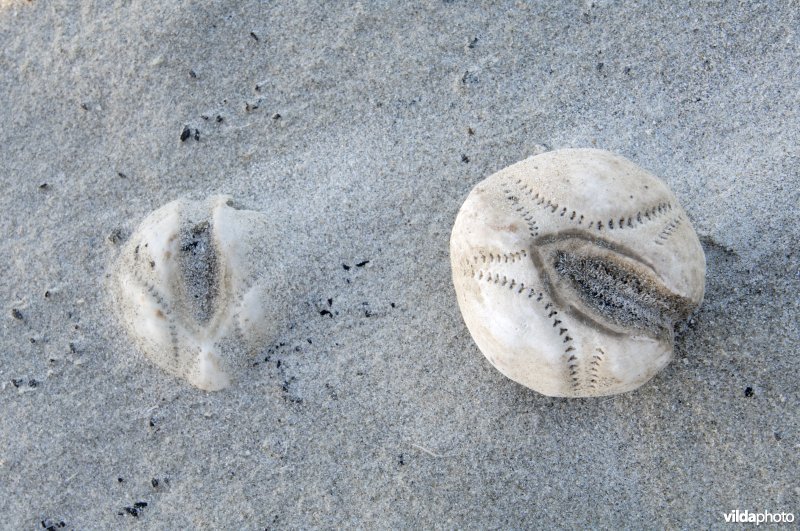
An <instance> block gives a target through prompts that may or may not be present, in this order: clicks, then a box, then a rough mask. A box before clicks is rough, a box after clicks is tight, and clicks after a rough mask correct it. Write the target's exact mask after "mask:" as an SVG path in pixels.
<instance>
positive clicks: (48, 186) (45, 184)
mask: <svg viewBox="0 0 800 531" xmlns="http://www.w3.org/2000/svg"><path fill="white" fill-rule="evenodd" d="M48 188H50V185H49V184H47V183H42V184H40V185H39V189H40V190H47V189H48Z"/></svg>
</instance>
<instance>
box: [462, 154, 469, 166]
mask: <svg viewBox="0 0 800 531" xmlns="http://www.w3.org/2000/svg"><path fill="white" fill-rule="evenodd" d="M461 162H463V163H464V164H467V163H468V162H469V157H468V156H466V155H465V154H463V153H462V154H461Z"/></svg>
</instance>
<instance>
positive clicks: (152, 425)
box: [150, 419, 156, 428]
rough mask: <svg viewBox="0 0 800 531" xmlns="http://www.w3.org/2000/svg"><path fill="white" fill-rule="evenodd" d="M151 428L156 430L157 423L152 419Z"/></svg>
mask: <svg viewBox="0 0 800 531" xmlns="http://www.w3.org/2000/svg"><path fill="white" fill-rule="evenodd" d="M150 427H151V428H155V427H156V421H154V420H153V419H150Z"/></svg>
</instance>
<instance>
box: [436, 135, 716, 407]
mask: <svg viewBox="0 0 800 531" xmlns="http://www.w3.org/2000/svg"><path fill="white" fill-rule="evenodd" d="M450 257H451V264H452V272H453V283H454V285H455V290H456V294H457V297H458V304H459V307H460V309H461V313H462V315H463V317H464V321H465V323H466V325H467V328H468V329H469V331H470V333H471V334H472V337H473V339H474V340H475V342H476V344H477V345H478V347H479V348H480V350H481V351H482V352H483V354H484V355H485V356H486V358H487V359H488V360H489V361H490V362H491V363H492V364H493V365H494V366H495V367H496V368H497V369H498V370H499V371H500V372H502V373H503V374H505V375H506V376H507V377H509V378H511V379H512V380H514V381H516V382H518V383H520V384H522V385H525V386H527V387H529V388H531V389H534V390H536V391H538V392H540V393H542V394H545V395H549V396H563V397H586V396H602V395H610V394H616V393H622V392H626V391H630V390H632V389H635V388H637V387H639V386H640V385H642V384H643V383H645V382H647V381H648V380H650V379H651V378H652V377H653V376H654V375H655V374H656V373H657V372H658V371H659V370H661V369H662V368H663V367H664V366H666V365H667V363H669V361H670V359H671V358H672V350H673V327H674V323H675V322H676V321H677V320H680V319H683V318H685V317H686V316H688V314H689V313H690V312H691V311H692V310H693V309H694V308H695V307H697V306H698V305H699V304H700V303H701V301H702V299H703V293H704V286H705V256H704V254H703V250H702V248H701V246H700V242H699V241H698V239H697V235H696V234H695V231H694V229H693V228H692V225H691V223H690V222H689V219H688V218H687V216H686V213H685V212H684V211H683V209H682V208H681V206H680V205H679V204H678V201H677V199H676V198H675V196H674V195H673V194H672V192H670V190H669V189H668V188H667V186H666V185H665V184H664V183H663V182H662V181H661V180H660V179H658V178H657V177H656V176H654V175H652V174H651V173H649V172H647V171H645V170H643V169H642V168H639V167H638V166H636V165H635V164H634V163H632V162H631V161H629V160H627V159H625V158H623V157H621V156H619V155H615V154H613V153H610V152H607V151H602V150H596V149H565V150H559V151H552V152H548V153H543V154H541V155H537V156H535V157H531V158H529V159H526V160H523V161H521V162H518V163H516V164H513V165H511V166H509V167H507V168H505V169H503V170H501V171H499V172H497V173H495V174H494V175H492V176H490V177H488V178H487V179H485V180H484V181H482V182H481V183H479V184H478V185H477V186H475V188H474V189H473V190H472V192H471V193H470V194H469V196H468V197H467V199H466V201H465V202H464V204H463V206H462V207H461V210H460V211H459V213H458V216H457V218H456V221H455V225H454V227H453V232H452V235H451V239H450Z"/></svg>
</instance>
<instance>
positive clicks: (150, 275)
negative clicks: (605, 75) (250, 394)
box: [111, 195, 280, 391]
mask: <svg viewBox="0 0 800 531" xmlns="http://www.w3.org/2000/svg"><path fill="white" fill-rule="evenodd" d="M273 232H274V230H273V227H271V224H270V220H269V217H268V216H266V215H265V214H262V213H260V212H255V211H250V210H243V209H238V208H236V207H235V206H233V200H232V199H231V198H230V197H229V196H225V195H218V196H212V197H210V198H208V199H207V200H205V201H190V200H184V199H180V200H177V201H173V202H171V203H168V204H167V205H165V206H163V207H161V208H159V209H158V210H156V211H154V212H153V213H151V214H150V215H149V216H147V218H145V219H144V221H142V223H141V224H140V225H139V228H138V229H137V230H136V232H135V233H134V234H133V236H132V237H131V238H130V240H129V241H128V242H127V243H126V244H125V246H124V247H123V249H122V251H121V254H120V256H119V258H118V259H117V261H116V263H115V265H114V270H113V274H112V285H111V292H112V297H113V299H114V303H115V307H116V308H117V309H118V313H119V315H120V317H121V320H122V322H123V323H124V325H125V327H126V328H127V330H128V332H129V333H130V335H131V337H132V338H133V339H134V340H135V342H136V344H137V345H138V347H139V348H140V349H141V351H142V352H143V353H144V354H145V355H146V356H147V357H148V358H149V359H150V360H152V361H153V362H154V363H155V364H156V365H158V366H159V367H161V368H162V369H164V370H165V371H167V372H168V373H170V374H173V375H175V376H178V377H181V378H184V379H186V380H187V381H189V383H191V384H192V385H194V386H196V387H198V388H200V389H204V390H207V391H216V390H220V389H224V388H225V387H228V386H229V385H230V384H231V383H232V381H233V380H234V375H235V373H236V372H237V371H238V370H241V368H243V367H245V366H247V365H248V360H249V359H250V356H251V355H252V354H254V353H256V351H257V350H258V349H259V347H261V346H262V345H263V344H264V342H265V341H268V340H269V339H271V338H272V337H273V336H274V335H275V334H276V329H277V326H276V323H275V319H274V317H275V315H276V314H277V312H278V311H279V309H278V308H275V307H274V306H273V304H272V302H271V301H272V298H271V297H270V289H271V287H272V286H274V285H275V284H276V283H277V281H278V277H279V276H280V275H279V273H278V272H277V271H275V268H274V267H272V268H270V267H269V263H270V260H269V257H268V256H264V253H263V252H262V251H261V249H260V245H259V242H262V241H263V239H264V238H269V237H270V235H271V234H273ZM265 271H269V275H268V276H265V274H264V272H265Z"/></svg>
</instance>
